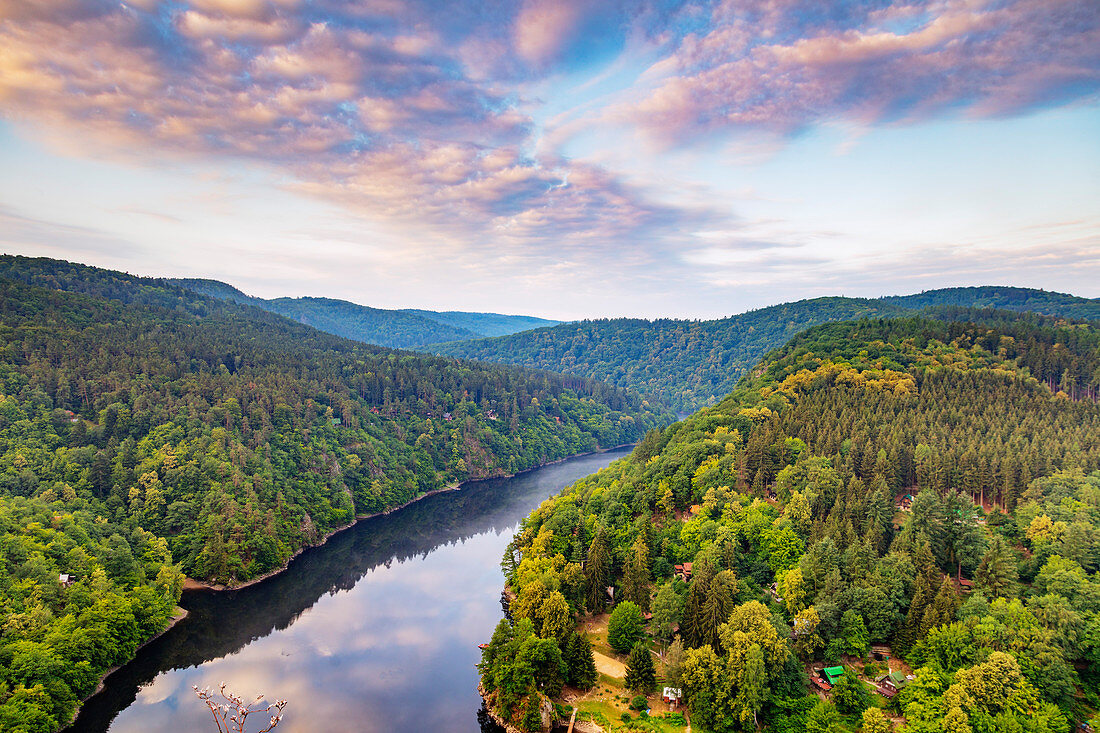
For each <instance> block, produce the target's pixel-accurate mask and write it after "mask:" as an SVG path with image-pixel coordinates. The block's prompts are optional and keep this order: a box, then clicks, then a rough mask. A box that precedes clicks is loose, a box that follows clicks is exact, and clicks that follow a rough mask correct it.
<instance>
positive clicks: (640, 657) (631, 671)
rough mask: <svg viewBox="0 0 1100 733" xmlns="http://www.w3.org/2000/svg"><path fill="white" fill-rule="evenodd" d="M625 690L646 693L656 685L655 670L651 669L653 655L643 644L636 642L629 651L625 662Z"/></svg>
mask: <svg viewBox="0 0 1100 733" xmlns="http://www.w3.org/2000/svg"><path fill="white" fill-rule="evenodd" d="M624 683H625V684H626V687H627V689H630V690H633V691H634V692H641V693H647V692H649V691H650V690H652V689H653V686H654V685H656V684H657V670H656V669H655V668H654V667H653V655H652V654H651V653H650V651H649V647H647V646H646V645H645V643H643V642H640V641H639V642H638V643H637V644H635V645H634V648H633V649H631V650H630V657H629V658H628V659H627V660H626V679H625V680H624Z"/></svg>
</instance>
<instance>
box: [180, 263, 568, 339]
mask: <svg viewBox="0 0 1100 733" xmlns="http://www.w3.org/2000/svg"><path fill="white" fill-rule="evenodd" d="M169 282H172V283H174V284H176V285H179V286H181V287H184V288H187V289H188V290H191V291H192V292H195V293H198V294H199V295H206V296H208V297H212V298H218V299H220V300H226V301H230V302H233V303H239V304H242V305H252V306H256V307H257V308H262V309H263V310H266V311H269V312H271V313H278V314H279V315H281V316H286V317H287V318H292V319H294V320H296V321H298V322H299V323H303V324H305V325H307V326H312V327H314V328H316V329H318V330H319V331H325V332H327V333H331V334H334V335H336V336H343V337H344V338H350V339H354V340H355V341H362V342H364V343H368V344H376V345H378V346H388V347H390V348H394V349H414V348H418V347H423V346H426V345H427V344H432V343H439V342H442V341H463V340H468V339H476V338H483V337H487V336H505V335H510V334H514V333H518V332H520V331H525V330H528V329H532V328H539V327H543V326H555V325H558V323H560V321H551V320H548V319H545V318H536V317H534V316H514V315H503V314H500V313H474V312H465V311H442V312H440V311H430V310H417V309H404V310H389V309H385V308H371V307H370V306H365V305H359V304H357V303H352V302H350V301H347V300H338V299H335V298H321V297H303V298H274V299H271V300H267V299H264V298H257V297H254V296H251V295H247V294H245V293H243V292H242V291H240V290H238V289H237V288H235V287H233V286H232V285H229V284H227V283H224V282H221V281H219V280H208V279H204V278H176V279H170V280H169Z"/></svg>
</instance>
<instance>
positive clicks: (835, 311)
mask: <svg viewBox="0 0 1100 733" xmlns="http://www.w3.org/2000/svg"><path fill="white" fill-rule="evenodd" d="M906 312H907V311H906V310H905V309H903V308H902V307H900V306H894V305H885V304H883V303H880V302H878V301H874V300H857V299H852V298H817V299H814V300H803V301H799V302H797V303H786V304H784V305H778V306H773V307H771V308H762V309H760V310H756V311H750V312H748V313H744V314H742V315H739V316H733V317H731V318H723V319H721V320H717V321H678V320H672V319H662V320H657V321H647V320H644V319H635V318H615V319H610V320H606V319H605V320H595V321H580V322H576V323H564V324H562V325H560V326H554V327H553V328H540V329H537V330H534V331H526V332H524V333H518V334H514V335H512V336H502V337H500V338H493V339H478V340H475V341H461V342H458V343H450V344H436V345H433V346H431V347H429V349H430V350H431V351H433V352H434V353H438V354H445V355H448V356H455V357H461V358H467V359H477V360H479V361H490V362H497V363H505V364H522V365H525V366H531V367H535V368H539V369H550V370H552V371H560V372H563V373H565V374H577V375H585V376H589V377H591V378H593V379H599V380H602V381H605V382H609V383H611V384H615V385H618V386H625V385H630V386H629V389H633V390H637V391H639V392H642V393H644V394H646V395H647V396H650V397H652V398H653V399H656V400H660V401H661V402H663V403H664V404H667V405H670V406H671V407H672V408H673V409H675V410H677V411H691V410H695V409H698V408H699V407H701V406H703V405H706V404H710V403H712V402H714V401H716V400H717V399H720V398H721V397H722V396H724V395H726V394H729V392H730V390H732V389H733V386H734V385H735V384H737V380H738V379H740V378H741V376H742V375H743V374H744V373H745V372H746V371H747V370H748V369H749V368H750V367H751V366H752V365H753V364H755V363H756V362H757V361H759V360H760V357H761V356H762V355H763V354H764V353H765V352H766V351H767V350H768V349H772V348H775V347H776V346H779V345H780V344H782V343H784V342H785V341H786V340H787V339H789V338H790V337H791V336H793V335H795V334H796V333H798V332H799V331H801V330H803V329H804V328H806V327H807V326H811V325H813V324H815V323H823V322H825V321H830V320H844V319H848V318H858V317H861V316H892V315H900V314H903V313H906Z"/></svg>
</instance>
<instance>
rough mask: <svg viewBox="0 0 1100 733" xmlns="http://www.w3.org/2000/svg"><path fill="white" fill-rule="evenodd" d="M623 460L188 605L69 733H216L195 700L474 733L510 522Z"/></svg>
mask: <svg viewBox="0 0 1100 733" xmlns="http://www.w3.org/2000/svg"><path fill="white" fill-rule="evenodd" d="M626 453H627V451H626V450H619V451H615V452H612V453H604V454H600V455H593V456H583V457H581V458H575V459H571V460H569V461H566V462H563V463H560V464H556V465H553V466H548V467H546V468H542V469H539V470H537V471H532V472H530V473H527V474H524V475H522V476H518V477H516V478H512V479H499V480H494V481H485V482H481V483H478V484H473V485H470V486H468V487H466V488H464V489H462V490H461V491H456V492H448V493H445V494H439V495H436V496H432V497H429V498H427V499H424V500H423V501H420V502H417V503H416V504H413V505H412V506H409V507H407V508H406V509H403V510H401V511H400V512H396V513H394V514H392V515H389V516H386V517H378V518H376V519H371V520H368V521H365V522H361V523H360V524H359V525H357V526H356V527H355V528H353V529H351V530H348V531H346V532H343V533H341V534H339V535H336V536H335V537H333V538H332V539H331V540H329V542H328V543H327V544H326V545H324V546H323V547H320V548H315V549H313V550H309V551H307V552H305V553H303V554H302V555H301V556H300V557H299V558H298V559H297V560H295V561H294V562H293V563H292V564H291V566H290V568H289V569H288V570H287V571H286V572H285V573H282V574H281V575H278V576H276V577H274V578H272V579H270V580H268V581H266V582H264V583H261V584H259V585H256V586H252V587H250V588H245V589H242V590H240V591H235V592H228V593H211V592H207V591H193V592H189V593H186V594H185V595H184V598H183V600H182V601H181V605H183V606H184V607H185V608H187V609H188V611H190V614H191V615H190V616H189V617H188V618H187V619H186V620H184V621H183V622H181V623H180V624H179V625H177V626H176V627H175V628H174V629H172V630H171V631H170V632H168V633H167V634H165V635H164V636H163V637H161V638H160V639H158V640H157V641H155V642H153V643H152V644H150V645H149V646H148V647H146V648H145V649H143V650H142V651H141V652H140V653H139V655H138V658H137V659H135V660H134V661H133V662H132V663H131V664H129V665H127V666H126V667H124V668H123V669H121V670H119V671H118V672H116V673H115V674H114V675H112V676H111V677H110V678H109V679H108V684H107V688H106V689H105V690H104V691H103V692H102V693H100V694H99V695H97V696H95V697H94V698H92V699H91V700H89V701H88V703H87V704H86V705H85V706H84V708H83V710H82V711H81V715H80V717H79V718H78V719H77V721H76V723H75V724H74V726H73V728H72V729H71V730H73V731H81V732H85V731H89V732H90V731H97V732H98V731H106V730H110V731H112V732H116V733H129V732H130V731H134V732H137V731H141V733H158V732H161V731H163V732H167V731H173V732H175V731H192V730H194V731H202V730H214V726H213V723H212V721H211V718H210V714H209V713H208V712H207V711H206V708H205V706H204V705H202V703H201V702H199V701H198V700H197V699H196V698H195V696H194V693H193V692H192V691H191V685H198V686H199V687H204V686H211V687H216V686H217V685H218V684H219V683H220V682H222V681H226V682H228V683H229V684H230V686H231V687H232V689H233V690H234V691H236V692H238V693H239V694H241V695H244V696H245V697H247V696H249V695H253V696H254V695H258V694H260V693H264V694H267V695H268V696H269V697H271V698H274V697H283V698H286V699H288V700H290V705H289V706H288V707H287V709H286V711H285V718H284V721H283V723H282V724H281V725H280V726H279V728H278V731H279V733H307V732H309V733H312V732H314V731H351V730H355V731H379V732H381V731H386V732H387V733H391V732H403V731H407V732H408V733H422V732H424V731H440V732H445V731H455V732H459V731H462V732H468V733H473V732H474V731H479V730H480V729H481V728H480V726H479V723H478V719H477V711H478V708H479V707H480V703H481V701H480V699H479V697H478V695H477V690H476V684H477V674H476V670H475V669H474V666H473V665H474V664H475V663H476V662H477V660H478V659H479V656H480V653H479V651H478V648H477V645H478V644H479V643H481V642H483V641H486V640H488V638H489V636H490V635H491V634H492V629H493V626H494V625H495V624H496V622H497V620H498V619H499V618H500V588H501V583H502V577H501V573H500V567H499V563H500V557H501V555H502V554H503V552H504V548H505V546H506V545H507V543H508V541H509V540H510V539H511V536H512V533H513V531H514V530H515V527H516V525H517V523H518V522H519V520H520V519H522V518H523V517H524V516H526V515H527V514H528V513H530V512H531V510H532V509H534V508H535V507H536V506H538V504H539V503H540V502H541V501H542V500H543V499H545V498H546V497H547V496H549V495H551V494H553V493H556V492H557V491H558V490H559V489H561V488H562V487H563V486H565V485H566V484H568V483H570V482H572V481H574V480H576V479H577V478H580V477H582V476H585V475H588V474H589V473H592V472H594V471H596V470H599V469H600V468H602V467H604V466H606V465H607V464H608V463H610V462H611V461H612V460H614V459H615V458H618V457H621V456H623V455H626Z"/></svg>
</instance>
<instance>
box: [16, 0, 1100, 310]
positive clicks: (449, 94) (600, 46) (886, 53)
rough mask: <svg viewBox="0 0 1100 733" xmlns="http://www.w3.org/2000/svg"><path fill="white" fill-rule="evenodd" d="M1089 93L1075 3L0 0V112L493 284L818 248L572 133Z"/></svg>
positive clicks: (677, 136)
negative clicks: (225, 168) (448, 263)
mask: <svg viewBox="0 0 1100 733" xmlns="http://www.w3.org/2000/svg"><path fill="white" fill-rule="evenodd" d="M643 60H644V63H643ZM586 64H587V65H588V67H589V71H590V74H589V76H590V78H599V79H600V83H599V84H594V85H585V84H584V83H583V81H581V80H580V79H579V77H573V78H572V80H571V81H570V83H569V85H568V86H569V88H570V89H573V90H576V92H577V93H578V96H580V97H582V98H580V99H578V100H576V106H575V107H572V109H575V110H576V112H567V113H561V112H557V113H555V114H553V115H547V117H548V118H549V119H543V118H542V117H541V114H542V109H543V107H544V104H543V102H542V100H541V99H539V98H538V96H537V93H534V92H532V90H533V89H546V88H552V87H553V84H554V82H555V80H557V79H561V78H564V77H566V76H569V75H570V74H575V72H576V70H577V69H578V67H580V66H584V65H586ZM606 70H614V73H608V74H607V75H606V76H600V74H601V71H606ZM578 81H581V83H578ZM609 88H612V89H614V90H615V91H613V92H610V93H609V92H607V89H609ZM1098 92H1100V5H1097V3H1096V2H1095V0H996V1H995V2H994V1H993V0H937V1H936V2H924V3H921V2H916V3H914V2H903V1H900V0H899V1H898V2H890V1H889V0H860V1H854V2H837V3H822V2H817V1H816V0H722V1H721V2H701V3H678V2H671V3H666V2H658V1H657V0H653V1H648V0H619V1H617V2H613V3H606V4H601V3H591V2H581V1H579V0H557V1H554V2H550V1H548V0H524V1H523V2H509V1H508V0H492V1H488V0H486V1H480V0H479V1H478V2H474V1H473V0H457V1H456V2H454V3H449V4H448V5H447V7H446V9H445V10H441V8H440V6H439V4H438V3H436V2H432V1H431V0H369V1H367V2H352V1H351V0H186V1H183V2H164V1H161V0H128V1H127V2H118V1H117V0H79V1H78V0H41V1H39V2H34V3H26V2H19V0H0V115H3V117H5V118H7V119H9V120H15V121H16V122H18V123H22V124H23V125H24V128H23V129H26V130H33V131H35V132H36V133H37V134H39V135H41V136H43V137H47V138H48V139H50V140H52V141H54V143H55V144H58V145H62V146H64V147H65V149H66V151H67V152H69V153H71V154H76V155H82V156H104V155H113V156H117V157H129V158H131V159H132V158H135V157H136V158H150V157H153V158H156V157H157V156H163V157H172V156H182V157H184V158H188V159H202V160H220V161H234V162H236V161H245V162H246V163H248V164H250V165H255V166H258V167H261V168H263V169H264V170H266V171H268V172H270V173H271V174H273V176H275V177H277V178H279V179H280V181H281V185H282V186H283V187H284V188H286V189H288V190H292V191H295V192H299V193H301V194H305V195H307V196H310V197H315V198H317V199H320V200H323V201H327V202H335V203H336V204H338V205H340V206H341V207H344V208H345V209H346V210H348V211H351V212H355V213H356V215H359V216H362V217H364V218H366V219H368V220H370V221H371V222H372V223H377V224H378V225H379V226H381V227H387V228H388V231H394V230H396V229H400V230H401V231H403V232H405V240H406V242H407V244H406V245H403V247H404V249H406V250H408V251H410V252H412V253H413V254H420V255H422V254H423V253H424V252H426V251H429V250H430V251H434V252H436V253H447V254H448V255H454V256H455V257H456V258H457V259H456V261H458V259H461V258H460V257H459V255H462V254H465V255H470V254H471V253H486V252H492V253H493V255H494V259H493V260H492V263H491V264H485V265H484V267H486V268H487V269H491V270H493V271H494V272H496V273H502V272H506V271H508V267H509V266H510V267H512V270H511V271H512V272H513V273H515V272H516V271H517V270H516V268H517V267H519V266H520V265H519V264H517V263H523V264H525V265H528V266H530V265H531V264H532V263H537V264H538V265H539V266H540V267H543V268H546V269H545V270H544V273H549V275H547V276H550V277H553V276H561V275H562V274H563V273H567V274H569V276H570V277H573V278H574V279H575V280H574V281H575V282H576V283H578V287H589V286H591V287H592V288H598V287H599V286H598V284H597V281H598V277H597V275H595V274H594V271H593V269H592V268H593V266H594V265H595V264H600V263H605V262H607V261H609V259H610V258H614V260H615V263H616V267H620V268H624V269H628V270H630V269H631V268H633V269H632V270H631V272H632V273H633V276H634V277H638V278H650V277H652V275H651V273H650V272H649V270H651V269H652V268H653V267H654V265H661V266H662V272H663V273H664V274H665V275H666V276H667V277H669V278H672V279H677V278H679V279H680V280H681V281H687V280H690V279H691V278H692V277H695V276H697V274H696V273H698V272H699V270H700V268H702V270H703V272H704V274H703V276H702V277H704V278H710V279H711V280H712V281H713V282H716V283H717V282H725V281H729V282H734V281H736V278H733V279H731V278H728V277H726V274H724V273H726V270H728V269H730V268H733V267H734V266H735V265H736V267H737V268H740V269H742V270H745V271H747V270H749V269H754V268H755V271H756V272H757V273H758V274H757V275H754V276H753V277H754V278H757V279H759V278H762V277H765V276H766V275H767V274H768V273H775V272H777V271H779V270H782V269H783V268H785V267H789V268H791V269H795V268H796V267H797V263H798V262H801V263H802V265H803V267H804V268H805V269H807V270H808V271H816V270H817V268H819V267H824V266H825V264H827V263H826V262H823V261H822V260H830V257H829V256H828V255H821V254H813V253H811V252H810V250H811V249H812V242H806V241H803V240H799V239H790V238H785V237H784V236H770V235H767V234H764V235H761V233H760V232H759V231H757V230H754V229H753V228H752V227H751V226H749V225H747V224H746V223H745V222H743V221H741V220H740V219H738V218H737V216H735V213H734V212H733V211H732V210H731V206H730V204H729V203H728V202H727V203H723V202H722V201H721V200H720V197H718V196H715V195H714V193H713V191H712V190H711V188H710V182H708V181H701V182H699V183H697V184H691V185H685V186H683V187H681V190H679V191H675V192H673V191H669V190H667V189H666V188H665V185H664V184H665V183H666V179H665V178H664V177H662V176H660V175H651V176H650V177H649V178H648V179H647V178H644V177H639V176H637V175H632V174H631V175H628V174H627V172H625V171H624V170H622V169H621V168H620V167H616V163H615V162H610V161H617V160H621V159H622V157H623V156H624V155H626V156H629V155H634V154H635V151H634V150H633V148H632V147H630V145H632V144H633V143H632V142H631V143H623V145H622V146H621V147H620V148H619V149H618V153H619V155H618V156H617V157H616V156H607V157H601V156H599V155H598V154H595V153H594V154H592V155H589V156H587V157H583V156H581V155H579V154H577V153H575V152H574V154H573V155H572V156H571V155H569V154H567V151H569V150H570V148H569V141H570V138H571V137H572V136H574V135H579V134H582V133H584V132H586V131H591V130H593V129H597V128H598V129H599V131H600V134H601V135H603V137H604V139H613V138H615V137H616V136H618V137H621V138H622V140H626V141H633V140H635V139H636V138H635V133H638V134H641V135H642V136H643V137H648V138H649V139H650V140H653V141H657V142H658V143H659V144H660V145H662V146H666V147H676V148H679V149H683V148H686V147H691V146H692V145H694V144H695V143H697V142H699V141H703V140H711V139H713V138H715V137H718V138H720V143H721V145H722V147H723V148H724V149H725V150H727V151H734V152H736V151H737V150H739V147H738V146H739V145H740V146H744V145H746V144H749V143H751V145H749V147H750V148H751V149H752V151H759V149H760V147H761V143H760V141H761V140H764V141H766V143H767V146H768V148H767V149H768V154H770V153H771V152H772V151H774V150H775V149H777V148H779V147H782V146H783V145H785V144H787V142H788V141H789V140H790V139H791V136H792V135H794V134H795V133H797V132H799V131H803V130H806V129H808V128H810V127H813V126H815V125H821V124H836V123H842V124H846V125H850V126H855V127H858V128H861V129H862V128H866V127H873V126H879V125H906V124H914V123H919V122H921V121H925V120H929V119H935V118H938V117H942V116H947V115H957V114H962V115H970V116H974V117H980V118H988V117H1005V116H1013V115H1021V114H1025V113H1028V112H1030V111H1034V110H1037V109H1043V108H1046V107H1050V106H1057V105H1064V104H1070V103H1075V102H1080V101H1082V100H1086V101H1087V100H1095V99H1096V95H1097V93H1098ZM570 101H571V100H564V101H563V100H556V103H555V105H554V109H555V110H557V111H560V110H562V109H571V106H570V103H569V102H570ZM624 128H625V134H620V131H622V130H624ZM750 153H751V151H750ZM637 154H638V155H646V154H648V153H647V151H644V150H639V151H637ZM730 156H731V159H733V158H734V156H733V153H731V154H730ZM742 158H743V159H742ZM742 158H739V159H737V160H736V162H738V163H739V164H745V165H753V164H755V163H756V159H755V158H753V159H749V158H746V157H744V156H742ZM746 161H747V162H746ZM655 167H659V166H655ZM740 203H742V202H740V201H737V202H735V205H739V204H740ZM129 213H130V214H133V213H139V214H142V215H145V216H147V217H168V218H169V219H170V218H171V217H172V214H169V213H158V212H157V211H153V210H150V209H148V208H144V209H141V210H140V211H137V212H134V211H131V212H129ZM7 216H8V222H9V226H13V227H15V229H14V231H15V232H17V233H18V232H22V234H20V235H19V238H22V239H27V240H29V239H32V238H35V237H37V238H39V239H43V236H44V235H42V230H41V227H39V228H38V229H35V232H37V233H32V229H33V227H31V225H30V224H28V223H26V222H23V223H14V224H13V223H11V222H14V221H15V220H13V219H12V218H11V216H12V214H11V213H9V214H7ZM162 221H168V220H167V219H162ZM177 223H181V224H182V222H177ZM71 234H72V233H70V234H65V233H63V232H55V235H56V237H57V241H66V242H67V241H71V240H72V239H73V236H70V235H71ZM89 237H90V239H91V241H96V242H99V244H96V245H94V246H95V247H106V246H107V245H106V243H105V242H106V240H103V239H102V238H99V239H97V235H95V234H90V235H89ZM9 241H11V235H9ZM43 241H44V240H43ZM126 246H131V245H126V244H124V243H122V242H119V243H118V247H119V248H120V249H119V251H124V250H125V247H126ZM403 254H405V253H403ZM373 256H374V254H372V257H373ZM410 257H411V255H410ZM410 257H406V258H405V261H409V259H410ZM469 261H471V260H468V259H467V260H463V262H465V263H468V262H469ZM482 261H483V262H484V258H482ZM754 263H755V264H754ZM975 266H977V264H975ZM693 268H694V269H693ZM540 277H543V275H540Z"/></svg>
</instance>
